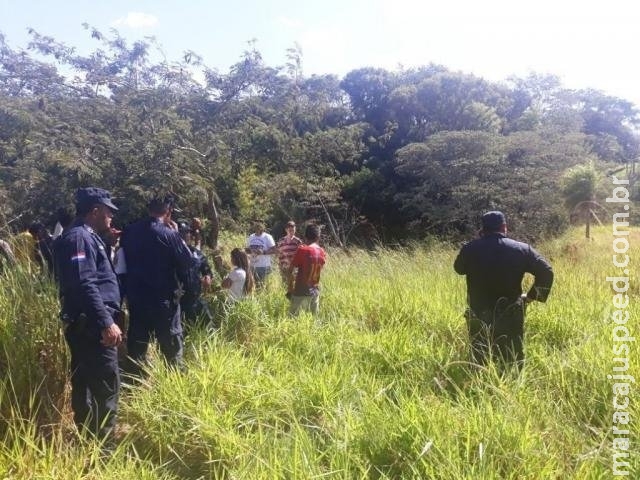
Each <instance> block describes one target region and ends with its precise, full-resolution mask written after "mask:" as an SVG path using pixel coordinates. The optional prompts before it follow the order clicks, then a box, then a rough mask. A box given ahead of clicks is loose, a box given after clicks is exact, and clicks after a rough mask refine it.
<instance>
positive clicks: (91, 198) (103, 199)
mask: <svg viewBox="0 0 640 480" xmlns="http://www.w3.org/2000/svg"><path fill="white" fill-rule="evenodd" d="M97 204H102V205H106V206H107V207H109V208H110V209H111V210H118V207H116V206H115V205H114V204H113V202H112V201H111V194H110V193H109V192H108V191H107V190H104V189H102V188H98V187H84V188H79V189H78V190H77V191H76V207H77V208H78V210H88V209H90V208H91V207H93V206H94V205H97Z"/></svg>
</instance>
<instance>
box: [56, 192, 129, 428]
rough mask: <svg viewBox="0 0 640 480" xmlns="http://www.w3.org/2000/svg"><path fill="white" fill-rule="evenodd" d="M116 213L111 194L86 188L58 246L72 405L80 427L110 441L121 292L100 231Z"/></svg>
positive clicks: (115, 404) (117, 388) (115, 403)
mask: <svg viewBox="0 0 640 480" xmlns="http://www.w3.org/2000/svg"><path fill="white" fill-rule="evenodd" d="M116 210H117V208H116V206H115V205H114V204H113V202H112V201H111V196H110V194H109V192H107V191H106V190H102V189H100V188H93V187H89V188H81V189H79V190H78V191H77V193H76V213H77V218H76V220H75V221H74V223H73V224H72V225H71V227H70V228H69V229H68V230H65V232H64V233H63V234H62V236H61V237H59V238H58V239H57V240H56V242H55V249H54V252H55V264H56V273H57V280H58V283H59V289H60V301H61V306H62V310H61V318H62V321H63V322H64V328H65V332H64V334H65V338H66V340H67V343H68V345H69V350H70V352H71V407H72V409H73V416H74V421H75V423H76V425H77V426H78V427H79V428H80V430H81V431H82V430H88V431H89V432H91V433H93V434H94V435H96V436H97V437H98V438H100V439H105V438H106V437H107V436H108V435H109V434H110V433H111V432H112V430H113V428H114V426H115V423H116V415H117V411H118V395H119V391H120V373H119V369H118V352H117V346H118V344H119V343H120V342H121V341H122V332H121V331H120V327H119V326H118V325H117V323H116V320H117V319H118V317H119V315H120V289H119V286H118V280H117V278H116V274H115V272H114V271H113V266H112V264H111V261H110V259H109V257H108V256H107V254H106V248H105V245H104V243H103V241H102V240H101V239H100V237H99V235H98V233H100V232H102V231H106V230H107V229H109V227H110V225H111V218H112V217H113V212H115V211H116Z"/></svg>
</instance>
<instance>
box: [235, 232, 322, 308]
mask: <svg viewBox="0 0 640 480" xmlns="http://www.w3.org/2000/svg"><path fill="white" fill-rule="evenodd" d="M285 231H286V234H285V235H284V237H282V238H281V239H280V240H279V241H278V243H275V242H274V240H273V237H272V236H271V234H269V233H267V232H266V231H265V226H264V224H263V223H261V222H257V223H256V224H255V226H254V232H253V233H252V234H251V235H249V238H248V239H247V247H246V251H247V253H249V254H250V255H251V268H252V271H253V275H254V277H255V279H256V284H257V286H258V287H259V288H260V287H262V286H263V285H264V283H265V281H266V279H267V277H268V275H269V274H270V273H271V257H272V256H274V255H277V256H278V266H279V270H280V276H281V278H282V282H283V284H284V285H285V286H286V289H287V294H286V295H287V298H288V299H289V300H290V302H291V303H290V307H289V313H290V314H291V315H297V314H298V313H299V312H300V311H301V310H308V311H310V312H311V313H313V314H316V313H318V310H319V305H320V287H319V286H320V272H321V271H322V268H323V267H324V265H325V263H326V260H327V254H326V252H325V251H324V249H323V248H322V247H320V245H319V244H318V242H319V241H320V228H319V227H318V226H317V225H314V224H310V225H307V227H306V229H305V232H304V241H303V240H302V239H300V238H298V237H297V236H296V224H295V222H294V221H293V220H290V221H288V222H287V224H286V225H285Z"/></svg>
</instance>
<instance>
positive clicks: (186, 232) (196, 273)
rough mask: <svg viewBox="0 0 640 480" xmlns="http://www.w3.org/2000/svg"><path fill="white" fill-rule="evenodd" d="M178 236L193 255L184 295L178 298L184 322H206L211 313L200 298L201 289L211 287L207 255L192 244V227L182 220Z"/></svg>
mask: <svg viewBox="0 0 640 480" xmlns="http://www.w3.org/2000/svg"><path fill="white" fill-rule="evenodd" d="M178 231H179V232H180V236H181V237H182V239H183V240H184V243H186V244H187V247H188V248H189V251H190V252H191V255H192V256H193V265H192V266H191V268H190V269H189V278H188V281H187V283H186V284H185V285H184V290H185V292H184V295H183V296H182V298H181V299H180V309H181V310H182V314H183V316H184V320H185V323H186V324H188V325H190V326H193V325H195V324H196V323H197V322H198V321H201V322H203V323H208V322H211V321H212V320H213V315H212V314H211V310H210V309H209V305H207V302H206V301H205V300H204V299H203V298H202V289H203V287H204V288H209V287H211V280H212V278H213V272H212V271H211V267H210V266H209V261H208V260H207V257H206V256H205V255H204V254H203V253H202V251H201V250H200V249H198V248H197V247H196V246H195V245H193V244H192V240H193V237H192V229H191V227H190V226H189V225H188V224H187V223H185V222H182V223H180V224H179V225H178Z"/></svg>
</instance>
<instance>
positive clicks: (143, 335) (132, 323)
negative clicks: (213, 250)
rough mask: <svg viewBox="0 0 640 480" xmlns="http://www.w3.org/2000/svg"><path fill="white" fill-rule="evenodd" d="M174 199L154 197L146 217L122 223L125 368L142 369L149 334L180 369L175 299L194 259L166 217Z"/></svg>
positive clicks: (180, 345)
mask: <svg viewBox="0 0 640 480" xmlns="http://www.w3.org/2000/svg"><path fill="white" fill-rule="evenodd" d="M173 208H174V204H173V199H171V198H169V197H166V198H164V199H158V198H156V199H154V200H152V201H151V202H150V203H149V205H148V212H149V216H148V217H147V218H144V219H142V220H139V221H138V222H136V223H133V224H131V225H129V226H128V227H126V228H125V229H124V231H123V233H122V236H121V238H120V245H121V247H122V250H123V252H124V261H125V264H126V275H125V284H126V292H127V299H128V303H129V331H128V333H127V350H128V353H129V357H130V359H131V360H132V362H130V365H128V368H127V370H128V371H129V373H131V374H133V375H139V374H140V373H141V366H142V365H143V363H144V361H145V360H146V355H147V348H148V346H149V341H150V339H151V335H152V334H153V335H155V337H156V339H157V340H158V344H159V345H160V350H161V352H162V354H163V355H164V357H165V359H166V360H167V362H168V363H169V364H170V365H175V366H177V367H179V368H180V367H182V350H183V339H182V324H181V322H180V297H181V294H182V285H184V284H185V283H186V282H187V280H188V273H189V269H190V268H191V266H192V265H193V257H192V255H191V252H190V251H189V249H188V248H187V245H186V244H185V243H184V242H183V241H182V239H181V238H180V234H179V233H178V228H177V225H176V223H175V222H174V221H172V220H171V213H172V210H173Z"/></svg>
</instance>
